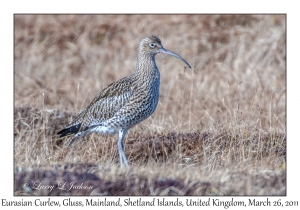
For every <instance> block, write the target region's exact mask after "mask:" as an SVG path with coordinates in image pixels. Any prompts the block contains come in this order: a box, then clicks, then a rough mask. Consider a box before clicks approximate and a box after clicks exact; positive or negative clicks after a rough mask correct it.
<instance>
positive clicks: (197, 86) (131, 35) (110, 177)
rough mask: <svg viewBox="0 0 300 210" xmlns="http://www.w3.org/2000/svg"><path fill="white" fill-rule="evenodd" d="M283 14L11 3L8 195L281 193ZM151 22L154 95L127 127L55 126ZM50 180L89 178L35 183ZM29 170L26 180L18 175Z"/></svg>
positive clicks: (128, 56) (106, 78) (118, 68)
mask: <svg viewBox="0 0 300 210" xmlns="http://www.w3.org/2000/svg"><path fill="white" fill-rule="evenodd" d="M285 20H286V16H284V15H33V16H31V15H15V33H14V34H15V54H14V58H15V71H14V74H15V76H14V77H15V78H14V79H15V80H14V82H15V86H14V99H15V113H14V127H15V128H14V143H15V148H14V160H15V161H14V162H15V186H14V191H15V195H286V103H285V100H286V65H285V62H286V60H285V59H286V51H285V50H286V40H285V38H286V34H285V30H286V26H285ZM149 34H155V35H157V36H158V37H160V38H161V40H162V44H163V46H164V47H165V48H166V49H169V50H171V51H173V52H175V53H177V54H179V55H180V56H182V57H183V58H184V59H186V60H187V61H188V62H189V63H190V64H191V65H192V70H190V69H186V68H185V67H184V66H183V64H182V62H181V61H179V60H178V59H175V58H173V57H171V56H166V55H160V54H159V55H157V56H156V60H157V65H158V67H159V69H160V72H161V89H160V101H159V104H158V107H157V109H156V111H155V113H154V114H153V115H152V116H151V117H150V118H149V119H147V120H145V121H144V122H142V123H141V124H139V125H137V126H135V127H134V128H133V129H131V130H130V131H129V133H128V135H127V136H126V139H125V152H126V155H127V157H128V159H129V162H130V164H131V168H130V170H125V169H121V168H119V161H118V160H119V157H118V152H117V145H116V136H106V135H103V136H102V135H99V134H92V135H89V136H87V137H85V138H83V139H82V140H81V141H77V142H76V143H75V144H74V145H73V146H72V147H71V148H69V149H67V148H65V147H64V146H63V145H64V140H65V139H58V136H57V135H56V132H57V131H59V130H60V129H62V128H63V127H64V126H66V125H67V124H68V123H70V122H71V120H72V119H74V117H75V116H76V115H77V114H78V113H79V112H80V111H81V110H82V109H84V108H85V107H86V106H87V105H88V104H89V103H90V101H91V100H92V99H93V98H94V97H95V96H96V95H97V94H98V93H99V92H100V91H101V90H102V89H103V88H105V87H106V86H107V85H109V84H110V83H112V82H114V81H116V80H118V79H120V78H122V77H124V76H126V75H128V74H130V73H132V72H133V71H134V69H135V62H136V61H135V56H136V55H135V53H136V48H137V45H138V43H139V41H140V40H141V39H142V38H143V37H145V36H147V35H149ZM57 180H65V181H66V182H68V183H71V182H72V181H76V182H78V183H84V184H85V185H92V186H93V189H91V190H82V189H81V190H70V191H63V190H59V189H57V188H56V190H53V191H51V192H50V191H49V190H38V189H34V187H33V185H32V183H34V182H35V181H37V182H41V183H44V184H48V185H51V184H54V183H57ZM25 182H30V183H31V185H30V186H29V187H24V183H25Z"/></svg>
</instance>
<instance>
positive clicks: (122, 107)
mask: <svg viewBox="0 0 300 210" xmlns="http://www.w3.org/2000/svg"><path fill="white" fill-rule="evenodd" d="M158 53H166V54H169V55H172V56H174V57H176V58H178V59H180V60H182V61H183V62H184V63H185V64H186V65H187V66H188V67H189V68H191V66H190V65H189V64H188V62H186V61H185V60H184V59H183V58H182V57H180V56H179V55H177V54H175V53H173V52H171V51H169V50H166V49H165V48H163V46H162V44H161V41H160V39H159V38H158V37H157V36H154V35H151V36H149V37H146V38H144V39H142V40H141V42H140V44H139V46H138V50H137V65H136V70H135V71H134V72H133V73H132V74H131V75H128V76H126V77H124V78H122V79H120V80H118V81H116V82H114V83H112V84H110V85H109V86H108V87H107V88H105V89H104V90H102V91H101V92H100V93H99V95H98V96H96V98H94V100H93V101H92V102H91V103H90V104H89V105H88V106H87V107H86V108H85V109H84V110H83V111H82V112H81V113H80V114H79V115H78V116H77V117H76V118H75V119H74V120H73V121H72V123H71V124H70V125H69V126H68V127H66V128H65V129H63V130H61V131H59V132H58V133H57V134H60V137H64V136H68V135H71V134H74V136H73V138H71V139H69V140H68V141H67V142H66V146H67V147H69V146H70V145H71V144H72V143H73V142H74V140H75V139H77V138H79V137H83V136H85V135H87V134H90V133H92V132H99V133H109V134H117V133H119V139H118V149H119V157H120V164H121V167H122V166H123V163H124V164H125V165H126V166H127V167H128V161H127V158H126V155H125V153H124V144H123V140H124V137H125V135H126V133H127V131H128V130H129V129H130V128H132V127H133V126H135V125H136V124H139V123H140V122H142V121H143V120H145V119H146V118H148V117H149V116H150V115H151V114H153V112H154V111H155V109H156V106H157V103H158V99H159V85H160V73H159V70H158V68H157V66H156V63H155V55H156V54H158Z"/></svg>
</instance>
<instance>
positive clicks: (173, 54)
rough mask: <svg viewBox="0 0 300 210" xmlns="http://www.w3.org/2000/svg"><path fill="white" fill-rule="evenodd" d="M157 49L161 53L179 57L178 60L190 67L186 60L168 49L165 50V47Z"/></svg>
mask: <svg viewBox="0 0 300 210" xmlns="http://www.w3.org/2000/svg"><path fill="white" fill-rule="evenodd" d="M159 51H160V52H161V53H166V54H168V55H172V56H174V57H176V58H178V59H180V60H181V61H183V62H184V63H185V64H186V65H187V66H188V67H190V68H192V67H191V66H190V64H189V63H188V62H186V60H184V59H183V58H182V57H180V56H179V55H177V54H176V53H173V52H171V51H169V50H167V49H165V48H163V47H162V48H160V49H159Z"/></svg>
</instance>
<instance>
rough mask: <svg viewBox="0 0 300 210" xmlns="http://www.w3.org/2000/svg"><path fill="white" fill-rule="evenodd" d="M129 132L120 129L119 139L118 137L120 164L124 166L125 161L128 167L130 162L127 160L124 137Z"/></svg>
mask: <svg viewBox="0 0 300 210" xmlns="http://www.w3.org/2000/svg"><path fill="white" fill-rule="evenodd" d="M126 133H127V130H126V129H125V130H119V139H118V149H119V156H120V164H121V167H123V162H124V163H125V165H126V167H127V168H128V162H127V158H126V155H125V152H124V144H123V141H124V137H125V135H126Z"/></svg>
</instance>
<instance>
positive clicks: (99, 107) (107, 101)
mask: <svg viewBox="0 0 300 210" xmlns="http://www.w3.org/2000/svg"><path fill="white" fill-rule="evenodd" d="M131 89H132V82H131V80H130V77H124V78H123V79H120V80H118V81H116V82H114V83H112V84H110V85H109V86H108V87H106V88H105V89H103V90H102V91H101V92H100V93H99V95H98V96H96V97H95V98H94V99H93V101H92V102H91V103H90V104H89V105H88V106H87V107H86V108H85V109H84V110H83V111H82V112H81V113H80V114H79V115H78V116H77V117H76V118H75V119H74V120H73V121H72V123H71V124H70V125H69V126H68V127H71V126H74V125H79V124H80V125H79V126H80V128H79V129H78V131H77V132H80V131H83V130H86V129H87V128H88V127H89V126H90V125H95V124H100V123H101V122H103V121H106V120H107V119H110V118H112V117H113V116H114V114H115V113H116V112H117V111H118V110H119V109H120V108H121V107H123V106H124V105H125V104H126V103H128V102H129V98H130V96H131Z"/></svg>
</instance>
